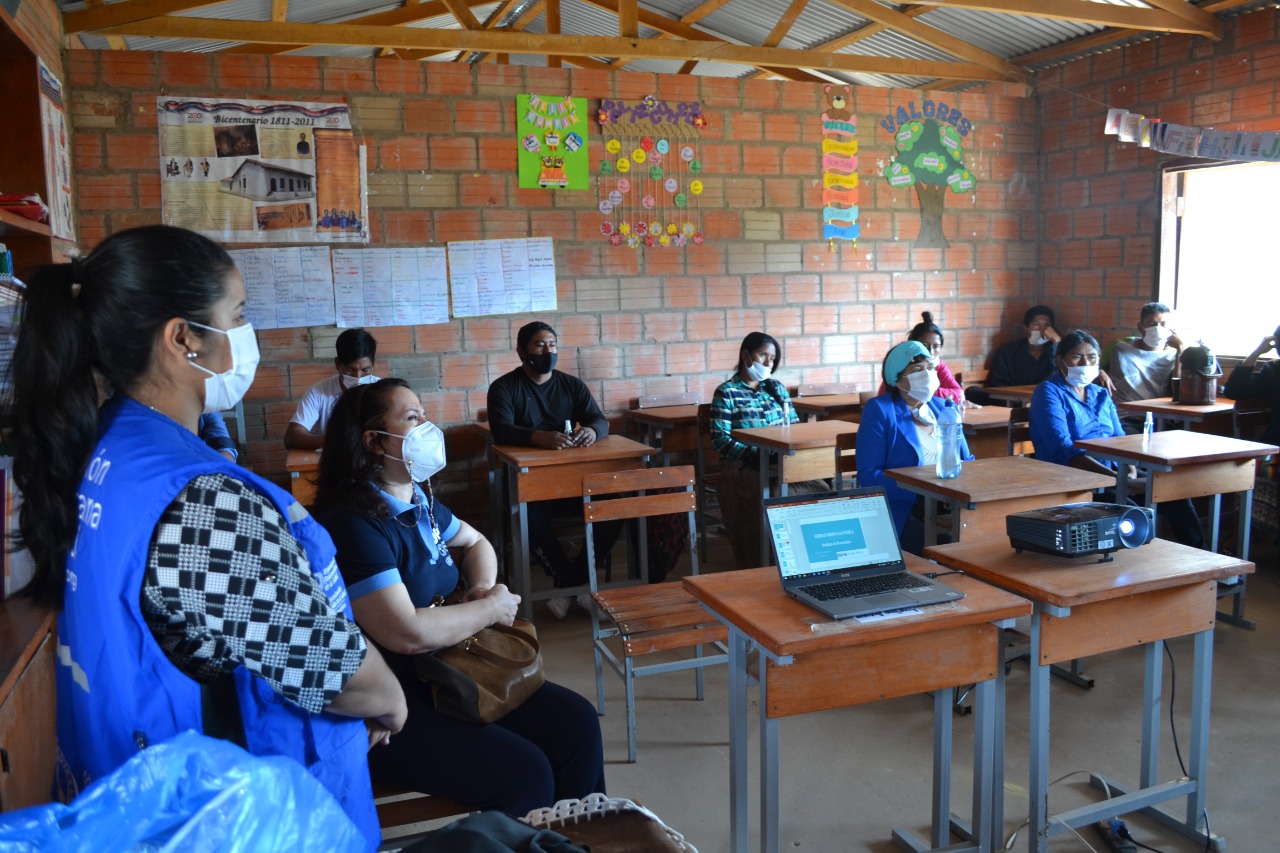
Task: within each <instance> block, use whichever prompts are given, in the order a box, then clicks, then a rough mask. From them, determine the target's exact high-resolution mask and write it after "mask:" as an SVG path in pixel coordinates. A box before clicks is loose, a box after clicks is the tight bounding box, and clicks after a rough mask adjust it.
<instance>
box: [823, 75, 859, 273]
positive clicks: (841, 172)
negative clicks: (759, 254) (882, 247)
mask: <svg viewBox="0 0 1280 853" xmlns="http://www.w3.org/2000/svg"><path fill="white" fill-rule="evenodd" d="M822 93H823V96H824V101H823V106H824V109H823V111H822V236H823V237H824V238H826V240H827V242H828V244H830V246H831V248H832V249H834V248H835V241H836V240H849V241H850V242H852V243H853V245H854V246H855V247H856V246H857V245H858V117H857V116H856V115H854V112H853V109H852V107H851V103H852V99H853V87H851V86H823V87H822Z"/></svg>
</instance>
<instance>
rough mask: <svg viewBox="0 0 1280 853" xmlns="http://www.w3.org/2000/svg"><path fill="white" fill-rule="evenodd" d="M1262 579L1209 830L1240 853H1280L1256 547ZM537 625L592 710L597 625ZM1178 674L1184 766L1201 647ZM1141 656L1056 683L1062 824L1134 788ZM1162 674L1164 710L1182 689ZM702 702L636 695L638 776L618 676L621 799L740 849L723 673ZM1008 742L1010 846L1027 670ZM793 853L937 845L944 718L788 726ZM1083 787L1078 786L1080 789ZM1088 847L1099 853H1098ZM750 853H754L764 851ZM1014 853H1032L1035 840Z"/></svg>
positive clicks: (960, 728) (1252, 588)
mask: <svg viewBox="0 0 1280 853" xmlns="http://www.w3.org/2000/svg"><path fill="white" fill-rule="evenodd" d="M1255 545H1256V547H1255V548H1254V554H1253V557H1254V559H1255V560H1256V561H1257V562H1258V563H1259V565H1260V569H1259V571H1258V573H1257V574H1255V575H1254V576H1252V577H1251V579H1250V585H1249V596H1248V606H1247V609H1246V614H1247V615H1248V616H1250V617H1252V618H1253V619H1255V620H1256V621H1257V622H1258V628H1257V630H1256V631H1246V630H1242V629H1240V628H1236V627H1232V626H1230V625H1225V624H1219V626H1218V627H1217V629H1216V632H1215V640H1214V680H1213V715H1212V736H1211V742H1210V770H1209V775H1208V780H1207V781H1208V811H1209V820H1210V825H1211V827H1212V829H1213V830H1214V831H1215V832H1217V833H1219V834H1221V835H1223V836H1225V837H1226V839H1227V842H1228V845H1229V849H1231V850H1233V851H1241V853H1251V851H1271V850H1278V849H1280V841H1277V840H1276V833H1275V830H1274V829H1268V828H1267V827H1268V826H1269V825H1270V824H1269V823H1268V820H1269V814H1270V809H1272V808H1276V806H1277V797H1276V794H1277V792H1278V791H1280V785H1277V782H1276V781H1275V771H1274V761H1275V756H1277V755H1280V714H1277V707H1280V667H1277V659H1278V658H1280V644H1278V642H1277V641H1278V640H1280V618H1278V617H1277V616H1276V615H1275V614H1276V613H1277V612H1278V607H1280V569H1278V568H1277V565H1278V561H1277V552H1276V547H1275V545H1274V544H1272V543H1270V542H1266V543H1255ZM711 546H712V548H711V558H710V559H709V560H708V562H709V563H710V565H709V566H704V568H703V570H704V571H716V570H718V569H722V568H724V567H726V566H727V565H728V563H729V561H728V559H727V557H728V549H727V547H726V546H725V543H724V542H723V540H720V539H719V538H718V537H712V539H711ZM535 620H536V622H537V624H538V628H539V631H540V633H541V635H542V640H543V655H544V659H545V661H546V666H547V672H548V677H550V678H551V679H553V680H555V681H558V682H560V683H561V684H565V685H567V686H569V687H572V688H573V689H575V690H577V691H579V692H581V693H582V694H583V695H584V696H587V697H590V698H593V697H594V695H595V686H594V683H593V682H594V679H593V675H592V662H591V651H590V630H591V628H590V619H589V617H588V616H587V614H586V612H585V611H583V610H580V609H578V608H576V607H575V608H574V609H573V610H571V611H570V614H569V616H568V618H567V619H565V620H564V621H563V622H557V621H555V620H554V618H552V617H551V615H550V614H549V613H548V612H547V611H546V610H545V609H543V608H542V607H541V606H540V607H539V609H537V610H536V611H535ZM1169 646H1170V649H1171V650H1172V652H1173V657H1174V660H1175V663H1176V667H1177V671H1176V676H1175V677H1176V690H1177V695H1176V697H1175V702H1174V724H1175V726H1176V729H1177V736H1178V739H1179V743H1180V745H1181V748H1182V751H1183V754H1184V755H1185V754H1186V753H1187V750H1188V749H1189V743H1188V739H1189V726H1190V715H1189V703H1190V674H1191V642H1190V640H1189V639H1181V640H1175V641H1173V642H1171V643H1170V644H1169ZM1142 660H1143V655H1142V651H1141V650H1140V649H1132V650H1128V651H1124V652H1117V653H1112V654H1108V655H1103V656H1099V657H1095V658H1090V659H1088V660H1086V661H1085V663H1084V669H1085V671H1086V672H1087V673H1088V674H1089V675H1092V676H1093V677H1094V678H1095V679H1096V686H1095V687H1094V688H1093V689H1092V690H1084V689H1081V688H1078V687H1075V686H1072V685H1070V684H1067V683H1065V682H1063V681H1061V680H1060V679H1056V678H1055V679H1053V684H1052V687H1051V690H1052V721H1053V736H1052V761H1051V765H1050V779H1058V778H1059V777H1062V776H1066V777H1067V778H1065V779H1063V780H1062V781H1060V782H1058V783H1057V784H1055V785H1054V786H1053V787H1052V789H1051V792H1050V808H1051V810H1052V811H1054V812H1059V811H1063V810H1065V809H1068V808H1072V807H1074V806H1077V805H1083V804H1087V803H1090V802H1095V801H1097V800H1098V799H1100V798H1101V797H1102V796H1103V795H1102V793H1101V792H1100V791H1098V790H1096V789H1094V788H1091V787H1090V786H1089V784H1088V775H1087V773H1088V771H1099V772H1103V773H1106V774H1107V775H1109V776H1111V777H1112V778H1115V779H1118V780H1120V781H1121V782H1125V783H1136V781H1137V762H1138V752H1139V747H1140V734H1141V728H1140V725H1141V724H1140V719H1139V702H1140V699H1141V691H1142ZM1168 672H1169V671H1168V666H1167V664H1166V667H1165V678H1164V688H1165V697H1166V701H1167V698H1168V696H1169V692H1170V688H1171V686H1174V685H1173V684H1172V683H1171V682H1173V681H1174V680H1175V679H1171V678H1170V677H1169V674H1168ZM707 673H708V675H707V695H706V700H705V701H703V702H697V701H695V699H694V698H693V676H692V675H691V674H686V673H673V674H667V675H661V676H653V677H649V678H644V679H640V680H639V681H638V688H637V695H638V698H637V730H638V738H639V744H638V749H639V762H638V763H636V764H628V763H627V762H626V715H625V706H624V700H623V688H622V683H621V680H620V679H618V678H617V677H616V676H614V675H613V674H612V673H611V672H608V671H606V680H605V687H606V698H607V700H608V702H609V705H608V714H607V716H605V717H602V718H601V720H600V724H601V728H602V730H603V733H604V743H605V756H606V761H607V773H608V783H609V793H610V794H611V795H614V796H623V797H629V798H631V799H633V800H636V801H638V802H641V803H643V804H644V805H646V806H648V807H649V808H651V809H653V810H654V811H655V812H656V813H657V814H659V815H661V816H662V818H663V819H664V820H665V821H666V822H667V823H668V824H669V825H670V826H672V827H674V828H675V829H677V830H679V831H681V832H682V833H684V835H685V836H686V838H687V839H688V840H689V841H690V842H691V843H692V844H694V845H695V846H696V847H697V848H698V850H700V851H702V853H719V851H726V850H728V849H729V820H728V795H729V794H728V772H729V763H728V748H727V746H728V745H727V738H728V722H727V712H726V708H725V698H726V689H725V687H726V677H725V670H724V668H723V667H713V668H709V669H708V670H707ZM1008 685H1009V691H1008V698H1007V731H1006V785H1005V801H1004V804H1005V822H1004V824H1005V825H1004V833H1003V835H1004V837H1005V838H1006V839H1007V838H1008V837H1009V835H1010V834H1011V833H1012V832H1014V830H1016V829H1017V828H1018V826H1019V824H1020V823H1021V822H1022V821H1023V820H1025V818H1026V814H1027V800H1026V784H1027V783H1026V779H1027V774H1028V769H1027V743H1028V695H1027V685H1028V678H1027V668H1026V665H1025V663H1021V662H1017V663H1014V664H1013V666H1012V670H1011V673H1010V676H1009V682H1008ZM754 704H755V703H754V690H753V691H752V705H753V715H752V746H751V748H750V750H751V754H752V758H753V769H752V775H751V781H752V784H753V789H752V795H751V805H752V809H753V815H752V823H751V828H752V830H753V831H754V830H755V828H756V827H757V826H758V824H757V823H756V816H755V814H754V808H755V805H756V802H757V800H756V793H755V788H754V783H755V781H756V779H755V770H754V753H755V749H756V746H755V744H756V739H755V716H754ZM970 720H971V718H969V717H956V718H954V732H955V739H956V746H955V755H956V760H955V764H954V770H953V778H954V783H955V791H954V794H953V805H954V808H955V810H956V811H957V812H959V813H961V814H964V813H966V812H967V809H968V796H969V790H970V789H969V783H970V778H971V775H970V770H969V757H970V756H971V755H972V746H971V743H972V740H971V734H972V724H971V722H970ZM1162 721H1163V722H1162V735H1161V740H1162V743H1161V752H1160V755H1161V766H1160V774H1159V775H1160V778H1161V779H1162V780H1172V779H1175V778H1177V777H1178V776H1180V775H1181V773H1180V771H1179V770H1178V764H1177V760H1176V758H1175V757H1174V749H1173V740H1172V737H1171V734H1170V727H1169V722H1168V710H1167V707H1166V708H1165V710H1164V711H1163V713H1162ZM781 731H782V739H781V742H782V749H781V754H782V775H781V779H782V782H781V798H782V827H781V836H782V849H784V850H804V851H810V853H827V852H828V851H829V852H830V853H836V851H848V850H871V851H877V853H889V851H892V850H896V849H898V848H897V847H896V846H895V845H894V844H893V843H892V842H891V841H890V840H889V833H890V830H891V829H892V828H893V827H899V826H901V827H907V828H911V829H914V830H915V831H917V833H919V834H920V836H921V837H924V838H927V837H928V819H929V803H930V792H931V778H932V777H931V746H932V715H931V700H930V699H929V698H928V697H926V696H915V697H906V698H903V699H897V700H891V701H885V702H880V703H875V704H872V705H867V706H862V707H856V708H847V709H842V710H839V711H831V712H826V713H821V714H812V715H808V716H805V717H797V718H790V719H786V720H783V721H782V725H781ZM1072 773H1074V774H1075V775H1069V776H1068V774H1072ZM1128 824H1129V829H1130V832H1132V833H1133V835H1134V836H1135V837H1136V838H1137V839H1138V840H1139V841H1141V842H1142V843H1144V844H1146V845H1149V846H1150V847H1151V848H1155V849H1157V850H1160V851H1165V853H1191V851H1197V850H1201V849H1203V848H1202V847H1201V846H1199V845H1195V844H1193V843H1191V842H1190V841H1189V840H1187V839H1183V838H1181V837H1179V836H1175V835H1174V834H1172V833H1171V832H1169V831H1168V830H1165V829H1163V828H1160V827H1158V826H1157V825H1155V824H1153V823H1152V822H1151V821H1149V820H1147V819H1145V818H1142V817H1130V818H1129V819H1128ZM1081 834H1082V835H1083V839H1084V840H1082V839H1080V838H1077V837H1075V836H1073V835H1071V834H1070V833H1068V834H1065V835H1062V836H1058V837H1055V838H1054V839H1053V840H1052V842H1051V843H1050V845H1049V849H1050V850H1051V851H1087V850H1090V849H1094V850H1098V851H1106V850H1108V849H1109V848H1107V847H1106V845H1105V844H1104V843H1103V842H1102V841H1101V839H1100V838H1099V837H1098V836H1097V834H1096V833H1095V832H1094V831H1093V830H1092V829H1091V828H1085V829H1082V830H1081ZM1086 841H1087V844H1086ZM753 849H754V848H753ZM1012 849H1017V850H1025V849H1026V832H1025V830H1023V831H1022V832H1021V833H1020V834H1019V837H1018V839H1017V842H1016V844H1015V845H1014V847H1013V848H1012Z"/></svg>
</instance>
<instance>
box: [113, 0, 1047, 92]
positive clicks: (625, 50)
mask: <svg viewBox="0 0 1280 853" xmlns="http://www.w3.org/2000/svg"><path fill="white" fill-rule="evenodd" d="M848 1H849V0H844V2H848ZM112 32H114V33H116V34H117V35H134V36H147V37H153V38H182V39H195V40H206V41H234V42H270V43H279V44H293V45H314V44H342V45H357V46H368V47H393V48H409V49H413V50H473V51H496V52H499V53H533V54H544V55H545V54H550V53H556V54H559V55H561V56H587V57H597V56H618V57H636V58H646V59H663V60H674V61H684V60H688V59H698V60H700V61H704V62H707V61H714V62H728V63H734V64H738V65H757V66H759V65H767V66H776V67H779V68H812V69H814V70H819V71H820V70H826V71H845V72H860V73H866V74H885V75H901V76H909V77H954V78H956V79H964V80H1002V79H1006V78H1009V77H1013V78H1014V79H1021V78H1022V76H1023V72H1022V71H1021V69H1019V68H1017V66H1013V65H1011V64H1009V63H1005V65H1007V66H1008V67H1009V68H1011V69H1012V72H1011V73H1009V74H1006V73H1004V72H1003V71H997V70H995V69H993V68H991V67H989V63H977V62H937V61H932V60H919V59H897V58H888V57H878V56H855V55H852V54H830V53H825V52H822V51H814V50H783V49H781V48H776V47H775V48H766V47H755V46H752V45H736V44H727V43H725V42H720V41H703V40H698V41H684V40H677V39H638V40H637V39H624V38H616V37H611V36H584V35H561V36H548V35H536V34H532V33H505V32H495V31H487V30H437V29H425V28H421V27H376V26H367V25H351V24H301V23H283V24H280V23H273V22H269V21H228V20H222V19H217V18H188V17H164V18H155V19H150V20H145V21H138V22H135V23H132V24H127V25H122V26H119V27H113V28H112ZM979 53H982V52H981V51H979Z"/></svg>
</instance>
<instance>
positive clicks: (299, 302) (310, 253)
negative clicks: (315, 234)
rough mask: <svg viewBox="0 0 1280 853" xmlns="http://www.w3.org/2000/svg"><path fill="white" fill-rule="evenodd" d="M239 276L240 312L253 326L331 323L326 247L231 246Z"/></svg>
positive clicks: (331, 310) (267, 326)
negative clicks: (243, 294) (242, 312)
mask: <svg viewBox="0 0 1280 853" xmlns="http://www.w3.org/2000/svg"><path fill="white" fill-rule="evenodd" d="M230 255H231V259H232V260H233V261H235V264H236V269H238V270H239V271H240V277H241V278H243V279H244V292H245V300H244V302H245V304H244V316H245V319H246V320H248V321H249V322H250V323H252V324H253V327H254V328H255V329H288V328H293V327H296V326H328V325H330V324H332V323H333V320H334V311H333V269H332V267H331V266H330V262H329V249H328V247H326V246H305V247H303V246H290V247H288V248H272V249H236V250H233V251H232V252H230Z"/></svg>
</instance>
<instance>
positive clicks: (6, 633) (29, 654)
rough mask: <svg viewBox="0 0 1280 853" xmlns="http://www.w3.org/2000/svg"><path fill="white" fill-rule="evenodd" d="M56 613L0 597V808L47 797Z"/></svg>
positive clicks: (53, 747)
mask: <svg viewBox="0 0 1280 853" xmlns="http://www.w3.org/2000/svg"><path fill="white" fill-rule="evenodd" d="M56 625H57V614H55V613H54V612H53V611H52V610H46V609H44V608H41V607H36V606H35V605H34V604H32V603H31V602H30V601H29V600H28V599H25V598H12V599H9V600H8V601H4V602H0V750H2V751H3V756H4V767H3V769H2V770H0V810H2V811H6V812H8V811H16V810H17V809H24V808H27V807H28V806H37V805H40V804H42V803H47V802H49V799H50V798H51V797H52V796H53V771H54V767H55V766H56V764H57V757H58V756H57V740H58V738H57V730H56V729H57V724H56V720H57V715H56V714H55V713H54V708H55V707H56V704H57V703H56V699H57V696H56V694H57V690H56V688H55V678H54V649H55V648H57V645H58V638H57V636H56V634H55V629H56Z"/></svg>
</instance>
